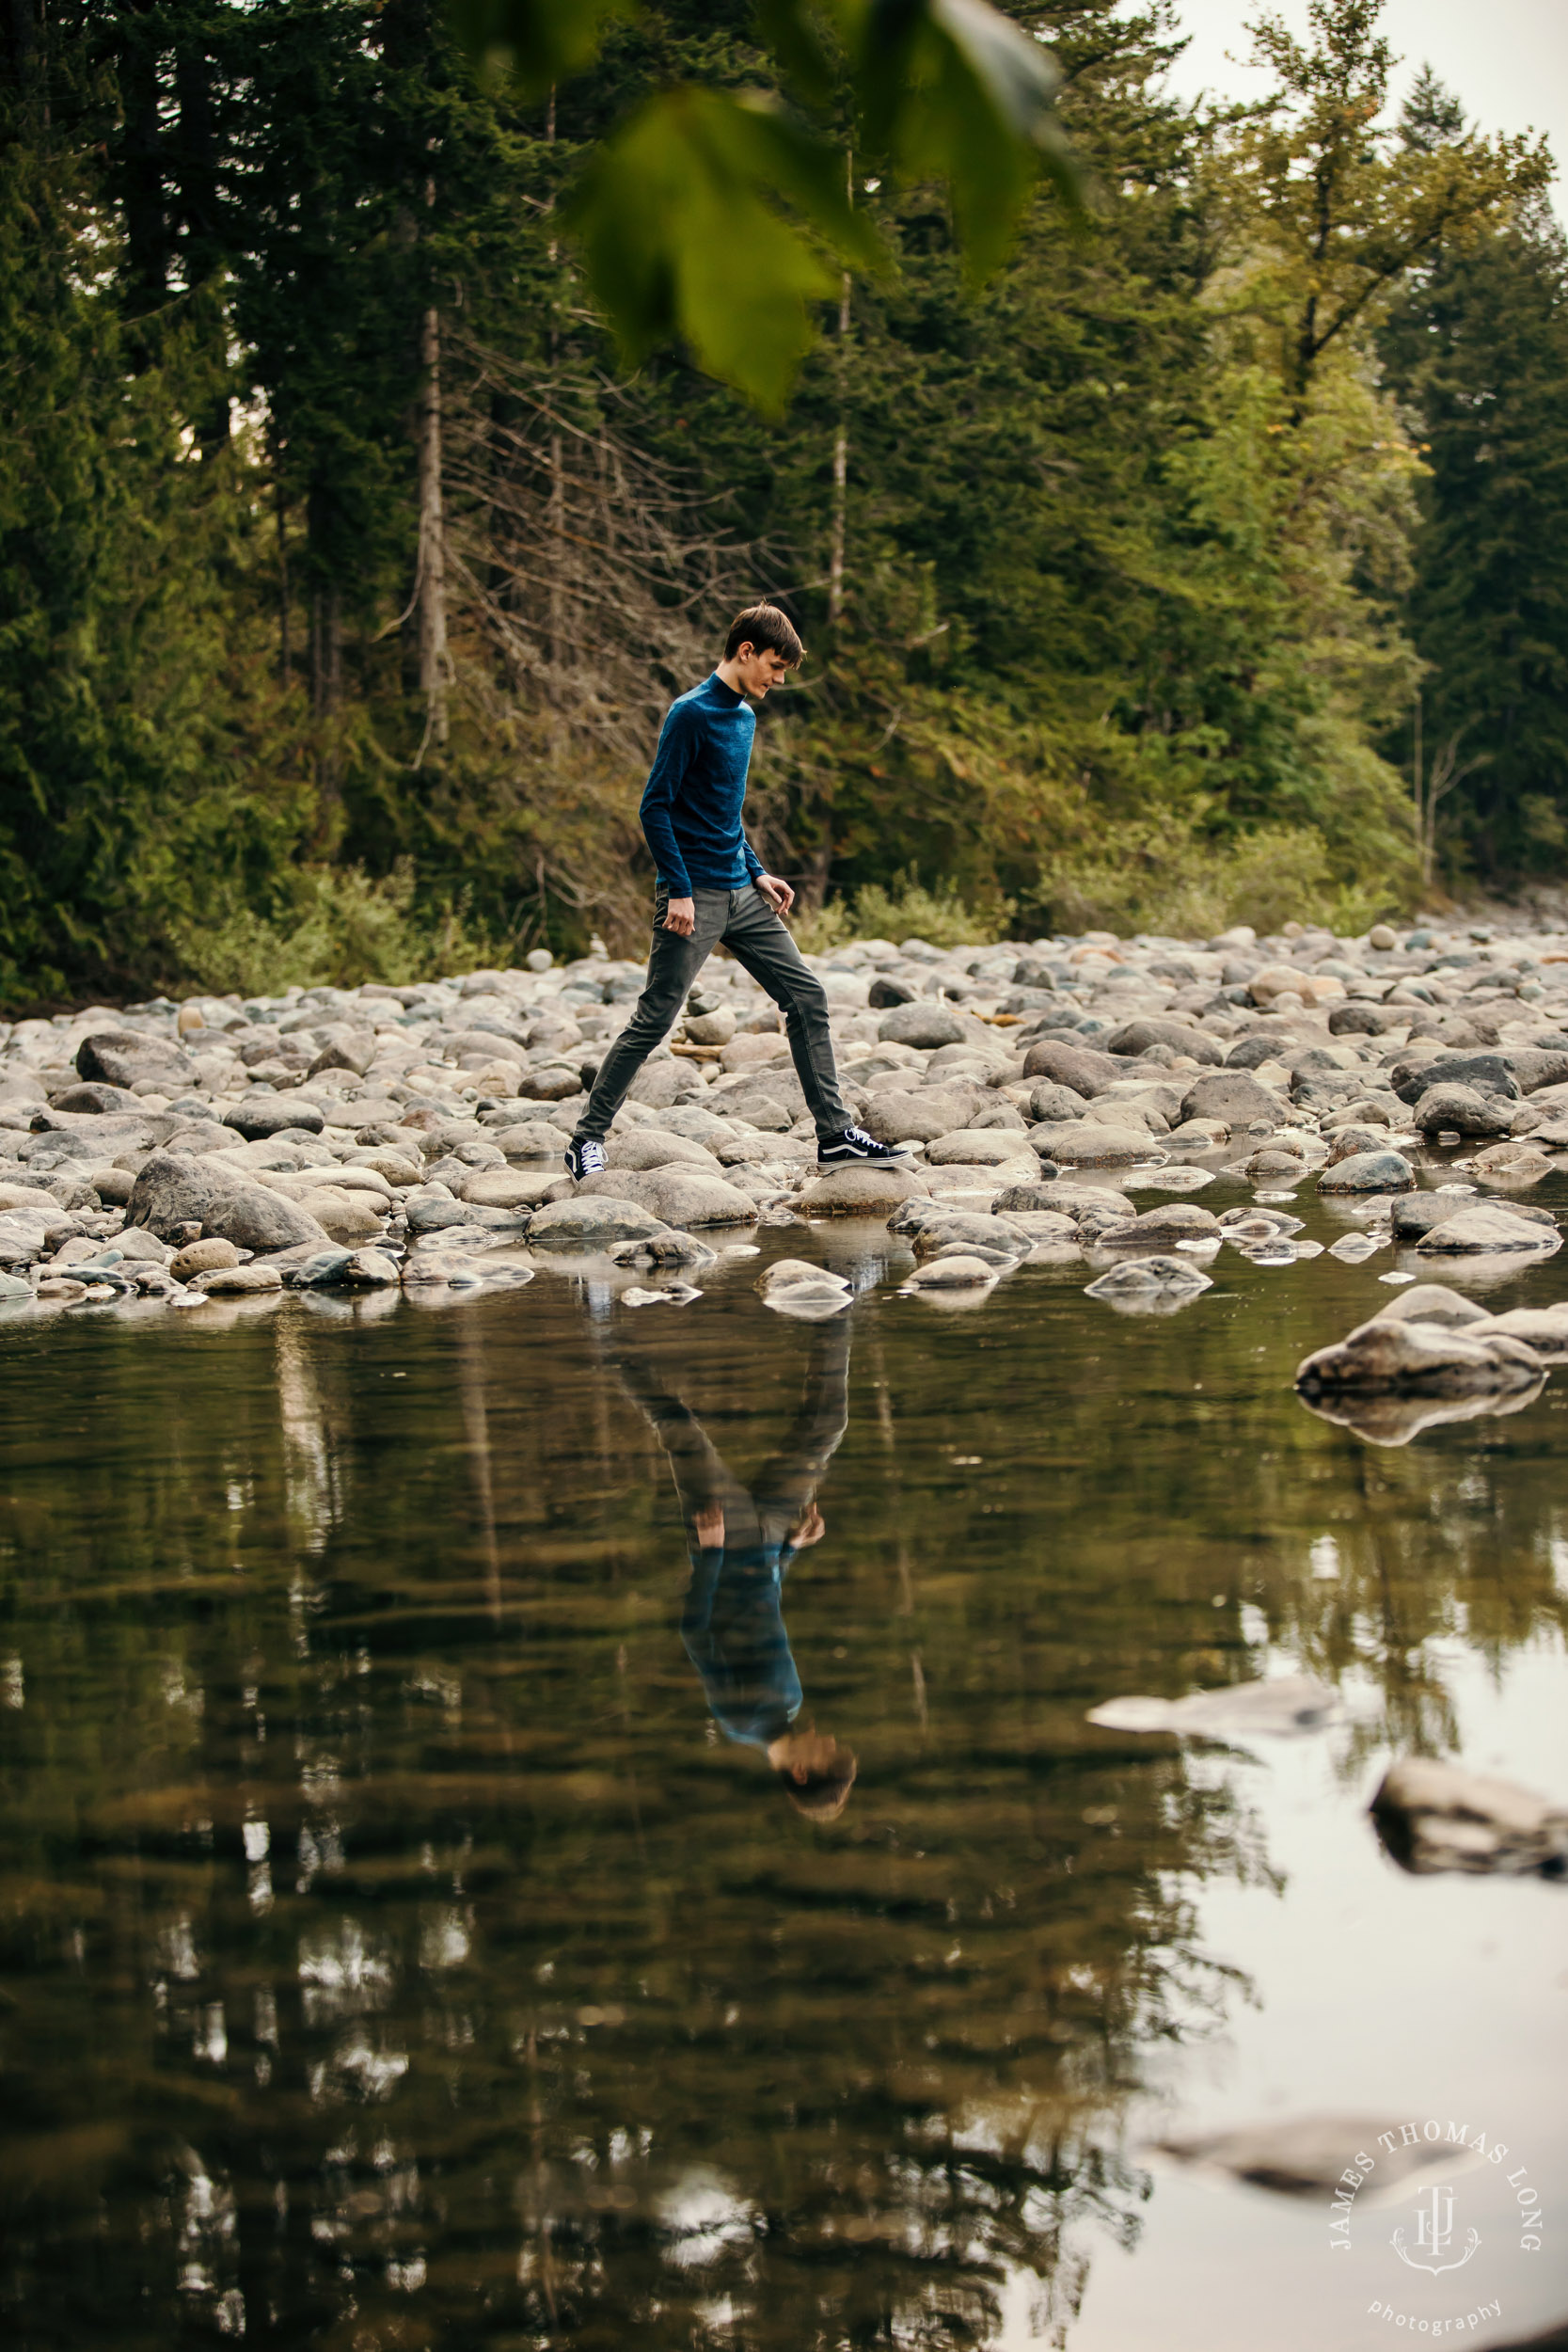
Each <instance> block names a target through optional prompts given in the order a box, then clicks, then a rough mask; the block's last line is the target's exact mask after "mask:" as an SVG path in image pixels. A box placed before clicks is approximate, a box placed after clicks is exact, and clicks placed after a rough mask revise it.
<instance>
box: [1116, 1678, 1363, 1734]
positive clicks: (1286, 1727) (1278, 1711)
mask: <svg viewBox="0 0 1568 2352" xmlns="http://www.w3.org/2000/svg"><path fill="white" fill-rule="evenodd" d="M1344 1711H1345V1709H1344V1702H1343V1701H1342V1700H1341V1698H1340V1696H1339V1693H1338V1691H1336V1690H1335V1689H1334V1688H1333V1687H1332V1685H1331V1684H1329V1683H1326V1682H1318V1681H1315V1680H1314V1679H1313V1677H1311V1676H1310V1675H1278V1676H1275V1677H1271V1678H1270V1679H1269V1680H1267V1681H1263V1682H1238V1683H1234V1684H1231V1685H1228V1686H1227V1688H1226V1689H1224V1690H1220V1691H1193V1692H1189V1693H1188V1694H1187V1696H1186V1697H1185V1698H1180V1699H1158V1698H1123V1699H1106V1700H1104V1701H1102V1702H1101V1705H1100V1706H1099V1707H1093V1708H1090V1709H1089V1714H1088V1720H1089V1722H1090V1723H1091V1724H1099V1725H1100V1727H1101V1730H1102V1731H1137V1732H1146V1731H1174V1732H1181V1733H1184V1734H1187V1735H1190V1736H1191V1737H1192V1738H1194V1739H1212V1740H1228V1739H1247V1738H1251V1737H1254V1736H1256V1735H1258V1734H1260V1733H1262V1734H1267V1735H1268V1736H1269V1737H1270V1738H1271V1739H1272V1738H1290V1737H1292V1736H1294V1735H1296V1734H1299V1733H1301V1732H1307V1731H1321V1730H1323V1727H1324V1726H1325V1725H1326V1724H1332V1723H1337V1722H1338V1720H1339V1718H1340V1717H1341V1716H1342V1715H1343V1713H1344Z"/></svg>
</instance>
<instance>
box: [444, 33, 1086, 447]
mask: <svg viewBox="0 0 1568 2352" xmlns="http://www.w3.org/2000/svg"><path fill="white" fill-rule="evenodd" d="M631 12H632V10H631V5H630V0H451V21H452V24H453V26H454V28H455V30H456V31H457V34H458V36H459V38H460V40H462V42H463V43H464V46H465V47H466V49H467V52H468V55H469V56H470V58H471V59H472V60H473V62H474V64H475V66H476V68H477V69H478V70H479V71H480V72H481V73H482V74H483V75H484V76H485V77H486V78H488V79H491V80H501V81H510V82H511V84H512V85H513V86H514V87H516V88H518V89H520V90H522V91H523V92H525V93H531V94H535V95H537V94H541V93H543V92H544V91H545V90H546V89H548V88H550V87H553V86H554V85H556V84H557V83H559V82H561V81H563V80H566V79H568V78H569V77H570V76H571V75H572V74H573V73H574V72H578V71H579V70H580V69H581V68H582V67H583V66H585V65H586V64H587V63H589V62H590V60H591V58H592V56H593V54H594V50H595V48H596V46H597V44H598V42H599V40H601V38H602V37H603V35H604V33H605V31H606V30H607V29H608V27H609V25H610V23H611V21H612V20H613V19H614V18H615V17H617V16H623V15H627V14H630V13H631ZM757 24H758V34H759V39H760V40H761V41H762V42H763V44H764V45H765V46H766V48H767V49H768V51H769V52H770V53H771V56H772V58H773V60H774V65H775V69H776V71H777V73H778V75H779V77H780V79H781V80H782V81H783V82H784V85H785V86H786V87H787V88H788V90H789V91H790V93H791V95H792V96H793V97H794V98H796V99H797V100H798V101H799V102H800V108H801V111H802V113H803V114H812V115H815V116H816V118H817V124H818V125H819V126H820V127H816V126H814V127H807V125H806V124H805V122H803V120H802V119H801V116H800V115H796V114H791V113H790V112H789V111H787V110H786V108H785V107H784V104H783V103H781V102H780V101H779V100H778V99H777V98H776V97H774V96H772V95H771V94H769V93H767V92H764V91H760V90H750V91H748V90H741V91H734V90H726V89H719V88H714V87H698V86H694V85H691V84H682V85H677V86H675V87H671V88H666V89H661V90H657V91H656V92H654V93H653V95H651V96H650V97H649V98H647V99H645V100H644V101H643V103H641V105H640V106H638V107H636V108H635V109H634V110H633V111H632V112H631V113H630V114H629V115H627V116H626V117H625V118H624V119H622V120H621V121H619V122H618V123H617V124H616V125H615V126H614V127H613V128H612V130H611V131H610V135H609V136H608V137H607V138H606V139H605V140H604V141H603V143H602V144H601V145H600V146H598V147H597V148H596V149H595V150H594V153H593V155H592V156H591V158H590V160H589V162H588V164H587V166H586V167H585V169H584V170H583V172H582V173H581V175H580V177H579V179H578V183H577V184H576V186H575V187H574V189H573V191H572V193H571V196H570V198H569V199H568V203H567V206H566V210H565V217H566V220H567V222H568V224H569V225H570V227H571V228H572V230H574V231H575V233H576V235H577V237H578V240H579V242H580V245H581V247H582V251H583V257H584V261H585V264H586V268H587V274H588V282H589V285H590V287H591V289H592V291H593V293H594V295H595V297H596V298H597V300H598V301H599V302H600V304H601V305H602V306H603V309H604V310H605V313H606V316H607V317H608V319H609V321H610V326H611V327H612V328H613V330H614V333H615V336H616V340H617V342H618V343H619V345H620V348H621V351H622V353H623V355H624V356H625V358H626V359H627V361H628V362H630V363H633V364H635V363H636V362H637V361H638V360H640V359H641V358H646V357H647V355H648V354H649V353H650V352H652V351H654V350H656V349H657V347H658V346H659V345H660V344H663V343H667V342H673V341H678V342H682V343H684V344H685V345H686V347H687V348H688V349H689V352H690V353H691V355H692V357H693V358H695V359H696V360H697V362H698V364H699V365H700V366H701V367H703V368H704V369H705V371H706V372H707V373H709V374H711V375H714V376H717V377H719V378H720V379H721V380H722V381H723V382H725V383H728V384H733V385H734V386H735V387H736V389H738V390H739V391H742V392H744V393H745V394H746V396H747V397H748V398H749V399H751V400H752V401H754V402H755V403H756V404H757V405H759V406H761V407H764V408H767V409H769V410H774V411H776V410H777V409H779V408H780V407H781V406H782V405H783V402H784V398H785V395H786V394H787V392H788V389H789V387H790V384H791V382H792V380H793V377H794V374H795V371H796V368H797V367H798V365H799V363H800V359H801V358H802V357H803V356H804V354H805V352H806V351H807V349H808V348H809V347H810V344H811V342H812V340H813V336H814V332H815V326H814V320H813V314H812V311H813V305H815V304H816V303H819V302H821V301H823V300H825V299H826V298H827V297H828V296H829V295H830V294H833V293H834V292H836V290H837V282H838V273H839V271H841V270H842V269H844V268H858V269H863V270H867V271H876V270H878V269H879V268H881V267H882V266H884V265H885V261H886V256H885V251H884V248H883V247H882V246H881V243H880V240H879V238H878V237H877V235H876V233H875V231H874V230H872V228H871V227H870V225H869V223H868V222H867V221H866V220H865V218H864V217H863V215H857V213H856V212H855V210H854V206H853V203H852V200H851V197H850V192H849V187H848V172H847V159H846V155H845V151H844V147H843V145H842V143H841V139H840V137H839V136H838V135H836V134H837V133H838V132H839V131H840V129H841V128H843V127H849V128H850V135H852V138H853V141H854V147H855V152H856V154H857V156H858V157H859V159H860V161H861V163H862V164H863V166H864V167H867V168H868V169H871V170H873V171H879V172H881V173H884V174H886V175H888V176H890V177H893V178H895V179H899V180H904V181H914V180H937V181H942V182H943V183H945V184H946V186H947V188H948V191H949V194H950V198H951V201H952V207H953V217H954V222H955V225H956V227H957V230H958V237H959V240H960V242H961V244H962V246H963V250H964V255H965V259H966V262H967V265H968V268H969V271H970V273H971V275H972V277H974V278H984V277H985V276H986V275H988V274H989V273H990V271H991V270H993V269H994V268H995V267H996V266H997V265H998V263H999V262H1001V261H1002V259H1003V257H1004V255H1005V254H1006V249H1007V246H1008V243H1009V240H1010V237H1011V233H1012V230H1013V227H1014V224H1015V223H1016V221H1017V219H1018V216H1019V214H1020V212H1021V210H1022V206H1023V204H1024V202H1025V200H1026V199H1027V197H1028V194H1029V191H1030V189H1031V187H1032V186H1033V184H1034V183H1035V180H1036V178H1037V175H1038V173H1039V172H1040V171H1041V170H1042V168H1043V169H1044V171H1045V172H1046V173H1047V174H1048V176H1049V177H1050V178H1051V179H1052V180H1053V182H1054V183H1055V185H1056V186H1057V188H1058V189H1059V190H1060V191H1061V193H1062V195H1063V196H1064V197H1065V198H1066V199H1067V200H1068V201H1069V203H1076V202H1077V201H1078V199H1079V192H1080V181H1079V175H1078V172H1077V169H1076V167H1075V166H1074V163H1073V160H1072V157H1071V155H1070V153H1069V149H1068V146H1067V143H1066V141H1065V139H1064V138H1063V135H1062V134H1061V131H1060V128H1059V126H1058V124H1057V122H1056V119H1055V117H1054V115H1053V112H1052V100H1053V94H1054V91H1055V88H1056V86H1057V82H1058V79H1059V76H1058V73H1057V70H1056V67H1055V64H1054V62H1053V59H1052V57H1051V56H1050V53H1049V52H1048V51H1047V50H1045V49H1044V48H1042V46H1041V45H1040V43H1039V42H1038V41H1037V40H1034V39H1032V38H1031V37H1030V36H1029V35H1028V34H1027V33H1025V32H1024V31H1023V30H1022V28H1021V27H1020V26H1019V25H1017V24H1014V23H1012V22H1011V21H1010V19H1008V18H1007V17H1006V16H1004V15H1002V14H1001V13H1000V12H999V11H998V10H997V9H995V8H991V7H990V6H989V5H988V4H987V0H821V5H820V6H819V7H816V8H813V7H811V6H809V5H808V4H807V0H762V4H761V6H760V7H759V9H758V17H757ZM846 118H847V126H846Z"/></svg>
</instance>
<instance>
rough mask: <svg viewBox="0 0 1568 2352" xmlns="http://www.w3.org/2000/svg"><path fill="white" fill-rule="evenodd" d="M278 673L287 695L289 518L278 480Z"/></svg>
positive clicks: (289, 670) (290, 679) (289, 667)
mask: <svg viewBox="0 0 1568 2352" xmlns="http://www.w3.org/2000/svg"><path fill="white" fill-rule="evenodd" d="M277 673H278V677H279V680H280V682H281V684H282V688H283V691H284V692H285V694H286V693H287V692H288V691H289V688H290V686H291V685H292V684H293V661H292V660H291V657H290V647H289V516H288V509H287V507H286V506H285V504H284V502H283V480H282V476H281V475H279V476H278V480H277Z"/></svg>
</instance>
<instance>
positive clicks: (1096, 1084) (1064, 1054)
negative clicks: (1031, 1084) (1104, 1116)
mask: <svg viewBox="0 0 1568 2352" xmlns="http://www.w3.org/2000/svg"><path fill="white" fill-rule="evenodd" d="M1023 1074H1024V1076H1025V1077H1026V1078H1053V1079H1054V1080H1055V1081H1056V1084H1057V1085H1058V1086H1064V1087H1070V1088H1071V1089H1072V1091H1073V1093H1074V1094H1079V1095H1082V1096H1083V1097H1084V1098H1085V1101H1087V1100H1088V1099H1089V1098H1090V1097H1091V1096H1093V1095H1096V1094H1099V1093H1100V1092H1101V1089H1103V1088H1105V1087H1108V1086H1115V1085H1116V1084H1117V1080H1118V1079H1121V1078H1125V1077H1126V1075H1127V1064H1126V1063H1125V1062H1124V1061H1118V1060H1117V1058H1116V1057H1115V1055H1113V1054H1101V1053H1097V1052H1096V1050H1095V1048H1094V1047H1093V1046H1092V1045H1069V1044H1066V1043H1065V1042H1064V1041H1063V1040H1062V1039H1060V1038H1057V1037H1042V1038H1040V1039H1039V1040H1038V1041H1037V1042H1036V1043H1035V1044H1033V1045H1031V1046H1030V1048H1029V1050H1028V1052H1027V1053H1026V1054H1025V1055H1024V1057H1023Z"/></svg>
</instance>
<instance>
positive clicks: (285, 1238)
mask: <svg viewBox="0 0 1568 2352" xmlns="http://www.w3.org/2000/svg"><path fill="white" fill-rule="evenodd" d="M126 1221H127V1223H128V1224H131V1225H146V1226H149V1227H150V1229H151V1231H152V1232H155V1233H156V1234H157V1236H158V1238H159V1240H160V1241H180V1240H181V1239H182V1237H183V1233H184V1228H185V1227H186V1226H187V1225H199V1226H200V1228H201V1231H202V1235H203V1237H206V1236H209V1235H213V1234H216V1235H218V1236H220V1237H221V1238H222V1239H223V1240H224V1241H230V1242H232V1243H233V1244H234V1246H235V1247H236V1248H239V1249H251V1250H254V1251H255V1252H256V1253H257V1254H258V1255H259V1256H264V1255H265V1254H266V1253H267V1252H268V1251H271V1250H274V1249H289V1248H293V1247H294V1245H295V1244H296V1243H299V1242H315V1243H317V1244H320V1243H324V1242H325V1241H326V1240H327V1239H328V1238H329V1236H328V1234H327V1233H326V1232H325V1228H324V1227H323V1226H322V1225H321V1224H320V1223H319V1222H318V1220H317V1219H316V1218H315V1217H313V1216H311V1215H310V1213H309V1210H308V1209H304V1208H301V1207H300V1206H299V1204H298V1203H297V1202H296V1201H293V1200H289V1199H288V1198H287V1197H286V1196H285V1195H284V1194H283V1193H280V1192H271V1191H269V1190H268V1189H267V1187H266V1186H265V1185H264V1184H247V1183H246V1182H245V1179H244V1178H243V1177H240V1176H237V1175H236V1176H231V1175H230V1174H228V1173H227V1172H226V1171H225V1170H223V1169H221V1168H217V1167H216V1166H215V1165H214V1162H213V1161H212V1160H211V1159H210V1158H208V1159H199V1160H187V1159H181V1158H178V1157H177V1156H176V1155H175V1154H174V1153H172V1152H152V1153H150V1156H149V1157H148V1158H147V1159H146V1160H145V1161H144V1162H143V1164H142V1167H141V1168H140V1170H139V1172H138V1174H137V1177H136V1181H135V1185H134V1186H133V1187H132V1192H131V1198H130V1200H129V1201H128V1202H127V1203H126Z"/></svg>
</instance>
